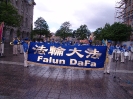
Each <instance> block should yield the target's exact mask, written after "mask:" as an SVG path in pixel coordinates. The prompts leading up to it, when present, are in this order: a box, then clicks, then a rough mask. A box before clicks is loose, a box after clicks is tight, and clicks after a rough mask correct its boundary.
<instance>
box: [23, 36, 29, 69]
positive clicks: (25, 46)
mask: <svg viewBox="0 0 133 99" xmlns="http://www.w3.org/2000/svg"><path fill="white" fill-rule="evenodd" d="M24 40H25V41H24V43H23V50H24V67H28V63H27V59H28V48H29V45H28V42H29V40H28V38H25V39H24Z"/></svg>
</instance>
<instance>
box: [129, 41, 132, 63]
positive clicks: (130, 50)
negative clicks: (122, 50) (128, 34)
mask: <svg viewBox="0 0 133 99" xmlns="http://www.w3.org/2000/svg"><path fill="white" fill-rule="evenodd" d="M128 50H129V55H128V56H129V57H128V60H129V61H130V60H131V61H133V44H132V43H131V44H130V46H129V47H128Z"/></svg>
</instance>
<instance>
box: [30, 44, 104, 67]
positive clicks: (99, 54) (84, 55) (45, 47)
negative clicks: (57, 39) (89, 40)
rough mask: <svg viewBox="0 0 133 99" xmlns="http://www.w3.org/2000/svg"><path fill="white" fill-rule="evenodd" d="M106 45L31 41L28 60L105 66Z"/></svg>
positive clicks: (39, 62) (55, 63)
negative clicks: (54, 43) (65, 44)
mask: <svg viewBox="0 0 133 99" xmlns="http://www.w3.org/2000/svg"><path fill="white" fill-rule="evenodd" d="M106 50H107V47H106V46H59V45H50V44H44V43H34V42H31V43H30V46H29V50H28V61H29V62H32V63H38V64H47V65H50V64H51V65H54V66H61V67H63V66H64V67H66V66H67V67H79V68H103V67H104V62H105V58H106Z"/></svg>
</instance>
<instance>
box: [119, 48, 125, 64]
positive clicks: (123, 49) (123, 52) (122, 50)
mask: <svg viewBox="0 0 133 99" xmlns="http://www.w3.org/2000/svg"><path fill="white" fill-rule="evenodd" d="M120 51H121V62H122V63H124V59H125V58H124V54H125V51H126V49H125V48H124V46H121V49H120Z"/></svg>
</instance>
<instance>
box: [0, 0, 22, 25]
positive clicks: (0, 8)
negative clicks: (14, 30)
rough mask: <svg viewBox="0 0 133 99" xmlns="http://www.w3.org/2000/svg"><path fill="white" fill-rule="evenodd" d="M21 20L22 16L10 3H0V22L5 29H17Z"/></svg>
mask: <svg viewBox="0 0 133 99" xmlns="http://www.w3.org/2000/svg"><path fill="white" fill-rule="evenodd" d="M1 1H2V0H1ZM3 1H4V0H3ZM21 20H22V16H20V15H19V14H18V12H17V9H16V8H15V7H14V6H12V5H11V3H10V2H8V3H7V2H0V22H4V23H5V27H6V26H12V27H19V26H20V23H21Z"/></svg>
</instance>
